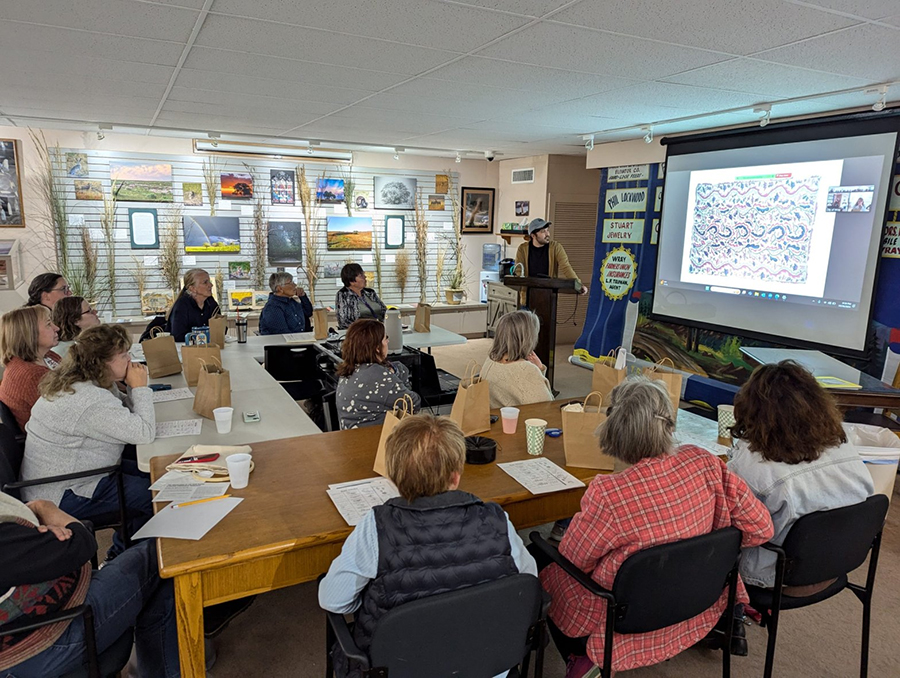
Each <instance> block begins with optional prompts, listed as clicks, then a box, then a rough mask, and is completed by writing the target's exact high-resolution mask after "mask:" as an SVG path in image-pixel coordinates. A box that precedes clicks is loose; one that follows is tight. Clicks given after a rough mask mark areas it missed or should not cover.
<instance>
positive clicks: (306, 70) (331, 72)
mask: <svg viewBox="0 0 900 678" xmlns="http://www.w3.org/2000/svg"><path fill="white" fill-rule="evenodd" d="M372 66H373V64H366V68H358V67H353V66H350V67H343V66H333V65H330V66H325V65H322V64H320V63H313V62H312V61H298V60H297V59H296V58H286V57H267V56H262V55H259V54H242V53H239V52H234V51H232V50H226V49H214V48H209V47H197V46H195V47H193V48H192V49H191V51H190V53H189V54H188V58H187V59H186V60H185V62H184V67H185V68H186V69H195V70H198V71H208V72H210V73H216V74H218V76H217V77H220V78H223V79H227V78H228V77H230V76H231V75H232V74H233V75H235V76H243V77H248V78H255V77H258V76H263V77H266V78H272V79H275V80H281V81H284V82H285V83H305V84H308V85H332V86H335V87H351V88H353V87H360V88H363V89H367V90H372V91H379V90H381V89H384V88H385V87H390V86H391V85H395V84H397V83H398V82H401V81H403V80H405V79H406V78H407V77H408V76H405V75H401V74H399V73H390V72H387V71H377V70H371V67H372Z"/></svg>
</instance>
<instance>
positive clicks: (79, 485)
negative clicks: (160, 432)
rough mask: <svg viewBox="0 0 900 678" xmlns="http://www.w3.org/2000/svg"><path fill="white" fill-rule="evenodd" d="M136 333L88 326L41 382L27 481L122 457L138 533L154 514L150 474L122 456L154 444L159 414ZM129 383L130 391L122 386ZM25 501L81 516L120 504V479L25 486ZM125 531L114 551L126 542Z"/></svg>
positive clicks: (24, 467) (100, 477)
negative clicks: (134, 346)
mask: <svg viewBox="0 0 900 678" xmlns="http://www.w3.org/2000/svg"><path fill="white" fill-rule="evenodd" d="M129 348H131V338H130V337H129V336H128V333H127V332H126V331H125V328H123V327H122V326H120V325H97V326H96V327H90V328H88V329H86V330H84V331H83V332H82V333H81V334H80V335H79V337H78V343H77V344H75V345H73V346H72V347H71V348H70V349H69V352H68V354H67V355H66V357H65V358H64V359H63V362H62V364H61V365H60V366H59V368H58V369H57V370H55V371H53V372H51V373H50V374H49V375H47V377H45V378H44V379H43V380H42V381H41V384H40V392H41V398H40V399H39V400H38V401H37V402H36V403H35V405H34V408H32V410H31V420H30V421H29V422H28V426H27V427H26V429H25V430H26V432H27V434H28V436H27V438H26V440H25V457H24V459H23V461H22V480H32V479H36V478H44V477H47V476H55V475H63V474H66V473H75V472H78V471H87V470H90V469H93V468H101V467H104V466H111V465H113V464H117V463H119V462H120V461H121V464H122V470H123V471H124V472H125V501H126V506H127V508H128V511H129V514H130V519H129V525H128V529H129V530H130V532H131V533H132V534H133V533H134V531H136V530H137V529H138V528H140V526H141V525H143V524H144V523H145V522H147V520H149V519H150V517H151V516H152V515H153V506H152V504H151V501H150V492H149V487H150V478H149V476H147V475H146V474H142V473H140V471H138V469H137V464H136V463H135V462H134V461H131V460H128V459H122V451H123V449H124V448H125V445H127V444H133V445H140V444H147V443H151V442H153V439H154V438H155V437H156V413H155V412H154V410H153V392H152V391H151V390H150V388H149V387H148V386H147V378H148V377H147V368H146V366H144V365H140V364H138V363H133V362H131V356H130V355H129V353H128V350H129ZM117 381H124V382H125V384H126V386H127V387H128V389H127V393H125V394H123V393H121V392H120V391H119V389H118V388H117V387H116V385H115V383H116V382H117ZM23 492H24V495H25V499H26V500H28V501H32V500H34V499H46V500H48V501H51V502H53V503H54V504H57V505H58V506H59V508H60V509H62V510H63V511H65V512H66V513H68V514H69V515H72V516H75V517H76V518H78V519H79V520H90V519H92V518H94V517H95V516H98V515H107V514H109V513H113V512H116V511H118V510H119V498H118V494H117V490H116V482H115V480H114V478H112V477H110V476H108V475H97V476H93V477H90V478H79V479H77V480H70V481H64V482H59V483H51V484H48V485H40V486H37V487H29V488H25V489H24V491H23ZM122 546H123V545H122V543H121V541H120V540H119V537H118V534H117V535H116V537H115V538H114V544H113V548H112V549H111V555H115V554H116V553H118V552H119V551H120V550H121V548H122Z"/></svg>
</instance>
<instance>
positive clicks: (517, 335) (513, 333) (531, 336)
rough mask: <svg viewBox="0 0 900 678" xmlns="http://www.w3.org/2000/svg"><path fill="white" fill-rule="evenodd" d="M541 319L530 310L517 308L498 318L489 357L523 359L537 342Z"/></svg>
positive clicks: (508, 359) (512, 360) (514, 360)
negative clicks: (517, 309)
mask: <svg viewBox="0 0 900 678" xmlns="http://www.w3.org/2000/svg"><path fill="white" fill-rule="evenodd" d="M540 331H541V321H540V319H538V317H537V315H535V314H534V313H532V312H531V311H525V310H519V311H513V312H512V313H507V314H506V315H505V316H503V317H502V318H500V322H498V323H497V329H496V331H495V333H494V343H493V344H491V352H490V354H489V356H490V359H491V360H493V361H494V362H498V361H500V360H503V359H504V358H506V360H507V361H508V362H511V363H512V362H516V361H517V360H525V359H526V358H527V357H528V356H529V355H530V354H531V352H532V351H534V348H535V346H537V342H538V333H539V332H540Z"/></svg>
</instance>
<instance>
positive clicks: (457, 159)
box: [456, 153, 462, 162]
mask: <svg viewBox="0 0 900 678" xmlns="http://www.w3.org/2000/svg"><path fill="white" fill-rule="evenodd" d="M456 162H462V158H460V157H459V153H457V154H456Z"/></svg>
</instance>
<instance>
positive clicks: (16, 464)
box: [0, 424, 25, 499]
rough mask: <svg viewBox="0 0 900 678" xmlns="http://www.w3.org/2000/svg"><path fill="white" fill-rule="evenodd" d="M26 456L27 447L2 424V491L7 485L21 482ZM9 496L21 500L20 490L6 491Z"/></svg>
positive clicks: (0, 437) (0, 442)
mask: <svg viewBox="0 0 900 678" xmlns="http://www.w3.org/2000/svg"><path fill="white" fill-rule="evenodd" d="M24 454H25V445H23V444H22V443H21V442H19V440H18V439H17V438H16V434H15V433H13V431H11V430H10V428H9V427H8V426H6V425H5V424H0V490H2V489H3V488H4V487H5V486H6V484H7V483H14V482H16V481H18V480H19V470H20V469H21V468H22V457H23V456H24ZM4 491H5V492H6V493H7V494H9V495H11V496H13V497H16V498H17V499H19V492H18V490H4Z"/></svg>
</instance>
